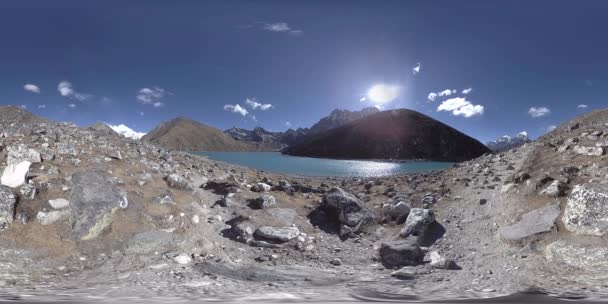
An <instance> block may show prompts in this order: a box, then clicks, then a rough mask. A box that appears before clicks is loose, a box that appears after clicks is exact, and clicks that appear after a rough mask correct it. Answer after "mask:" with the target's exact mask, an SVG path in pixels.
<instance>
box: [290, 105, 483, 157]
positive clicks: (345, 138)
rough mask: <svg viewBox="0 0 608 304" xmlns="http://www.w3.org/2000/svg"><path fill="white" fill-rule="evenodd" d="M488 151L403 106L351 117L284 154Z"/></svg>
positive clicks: (478, 153)
mask: <svg viewBox="0 0 608 304" xmlns="http://www.w3.org/2000/svg"><path fill="white" fill-rule="evenodd" d="M488 152H489V150H488V148H487V147H485V146H484V145H482V144H481V143H479V142H478V141H477V140H475V139H473V138H471V137H469V136H467V135H465V134H463V133H461V132H459V131H457V130H455V129H453V128H451V127H449V126H447V125H445V124H443V123H441V122H438V121H436V120H434V119H432V118H430V117H428V116H426V115H423V114H420V113H418V112H415V111H412V110H406V109H400V110H389V111H383V112H379V113H376V114H373V115H370V116H367V117H365V118H362V119H359V120H355V121H352V122H351V123H348V124H346V125H344V126H342V127H338V128H335V129H331V130H329V131H326V132H323V133H320V134H318V135H315V136H313V137H312V138H310V139H307V140H305V141H304V142H301V143H298V144H296V145H294V146H291V147H289V148H288V149H286V150H285V153H287V154H291V155H298V156H310V157H325V158H346V159H401V160H408V159H427V160H438V161H462V160H468V159H472V158H475V157H479V156H481V155H482V154H484V153H488Z"/></svg>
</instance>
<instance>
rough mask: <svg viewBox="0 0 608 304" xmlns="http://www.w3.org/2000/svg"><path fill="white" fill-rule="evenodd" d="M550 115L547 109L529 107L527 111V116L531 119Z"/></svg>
mask: <svg viewBox="0 0 608 304" xmlns="http://www.w3.org/2000/svg"><path fill="white" fill-rule="evenodd" d="M550 113H551V110H549V108H547V107H538V108H537V107H531V108H530V110H528V114H530V116H532V117H533V118H538V117H543V116H546V115H549V114H550Z"/></svg>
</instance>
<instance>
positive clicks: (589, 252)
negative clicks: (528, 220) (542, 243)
mask: <svg viewBox="0 0 608 304" xmlns="http://www.w3.org/2000/svg"><path fill="white" fill-rule="evenodd" d="M545 257H546V258H547V260H549V261H551V262H554V263H560V264H566V265H568V266H571V267H575V268H579V269H581V270H585V271H591V272H600V273H606V272H608V248H606V246H588V245H581V244H572V243H570V242H565V241H557V242H553V243H551V244H549V245H547V247H546V248H545Z"/></svg>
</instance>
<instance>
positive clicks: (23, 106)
mask: <svg viewBox="0 0 608 304" xmlns="http://www.w3.org/2000/svg"><path fill="white" fill-rule="evenodd" d="M19 107H20V108H22V109H24V110H25V109H27V105H24V104H22V105H20V106H19Z"/></svg>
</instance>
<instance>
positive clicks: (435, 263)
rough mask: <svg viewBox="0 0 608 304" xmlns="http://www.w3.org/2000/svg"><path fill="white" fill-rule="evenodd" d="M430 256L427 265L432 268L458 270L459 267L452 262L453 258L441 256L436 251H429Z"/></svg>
mask: <svg viewBox="0 0 608 304" xmlns="http://www.w3.org/2000/svg"><path fill="white" fill-rule="evenodd" d="M430 258H431V262H430V263H429V265H431V267H433V268H437V269H447V270H458V269H459V268H460V267H458V265H456V262H454V260H451V259H448V258H446V257H443V256H441V255H440V254H439V252H437V251H433V252H431V256H430Z"/></svg>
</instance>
